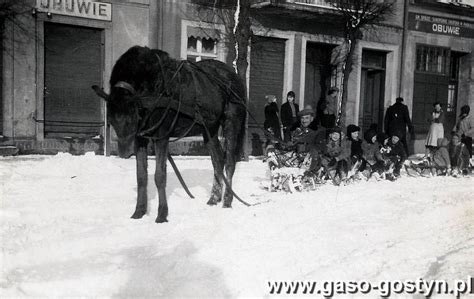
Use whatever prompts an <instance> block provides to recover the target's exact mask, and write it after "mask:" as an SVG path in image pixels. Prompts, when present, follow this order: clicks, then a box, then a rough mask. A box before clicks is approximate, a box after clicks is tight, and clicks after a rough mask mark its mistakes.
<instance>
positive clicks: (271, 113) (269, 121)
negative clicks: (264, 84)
mask: <svg viewBox="0 0 474 299" xmlns="http://www.w3.org/2000/svg"><path fill="white" fill-rule="evenodd" d="M263 127H264V128H265V129H266V130H268V129H272V131H273V134H274V135H275V137H279V136H280V118H279V117H278V105H277V103H275V102H272V103H270V104H267V105H265V122H264V123H263Z"/></svg>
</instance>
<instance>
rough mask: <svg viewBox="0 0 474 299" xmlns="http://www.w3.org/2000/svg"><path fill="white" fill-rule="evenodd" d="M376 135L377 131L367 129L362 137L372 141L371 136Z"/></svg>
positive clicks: (368, 141) (369, 141)
mask: <svg viewBox="0 0 474 299" xmlns="http://www.w3.org/2000/svg"><path fill="white" fill-rule="evenodd" d="M376 135H377V131H375V130H372V129H369V130H367V131H366V132H365V134H364V139H365V141H367V143H372V138H373V137H374V136H376Z"/></svg>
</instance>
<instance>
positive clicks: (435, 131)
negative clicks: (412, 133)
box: [425, 102, 444, 156]
mask: <svg viewBox="0 0 474 299" xmlns="http://www.w3.org/2000/svg"><path fill="white" fill-rule="evenodd" d="M433 107H434V110H433V112H432V113H431V119H430V120H429V121H430V122H431V125H430V129H429V131H428V135H427V136H426V142H425V147H426V156H428V155H429V154H430V152H431V151H432V150H434V149H435V148H436V147H437V146H438V139H443V138H444V126H443V123H444V111H443V109H442V108H441V104H440V103H439V102H436V103H434V104H433Z"/></svg>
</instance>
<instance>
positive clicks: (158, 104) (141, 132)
mask: <svg viewBox="0 0 474 299" xmlns="http://www.w3.org/2000/svg"><path fill="white" fill-rule="evenodd" d="M155 55H156V57H157V59H158V63H159V65H160V68H161V69H162V72H164V70H163V64H162V62H161V58H160V57H159V55H157V54H155ZM185 63H188V64H190V65H192V66H195V65H194V64H193V63H192V62H190V61H186V60H182V61H181V62H180V63H179V65H178V67H177V68H176V70H175V72H174V73H173V76H172V77H171V79H170V80H169V81H168V82H165V79H164V76H163V90H162V91H161V93H160V94H159V95H158V97H157V98H155V97H140V96H137V91H136V90H135V88H134V87H133V86H132V85H131V84H130V83H128V82H125V81H118V82H117V83H116V84H115V85H114V87H118V88H123V89H125V90H127V91H129V92H130V93H131V94H132V96H136V97H138V98H139V99H141V100H142V101H144V100H146V99H147V98H151V99H153V100H154V104H153V106H152V107H151V110H150V112H149V113H148V114H147V115H146V116H145V117H144V118H143V119H142V117H140V110H143V109H144V107H139V109H137V110H136V113H137V118H138V119H142V120H141V122H140V123H141V124H140V125H139V126H138V129H137V132H136V135H137V136H140V137H143V138H147V139H153V140H162V139H167V138H168V139H169V138H170V134H171V133H172V131H173V129H174V126H175V125H176V122H177V120H178V117H179V114H180V113H183V114H185V115H187V116H189V117H191V118H192V119H193V122H192V124H191V125H190V126H189V127H188V128H187V129H186V130H185V132H184V133H183V134H181V136H179V137H177V138H175V139H173V140H170V142H175V141H178V140H180V139H182V138H184V137H185V136H186V135H187V134H188V133H189V132H190V131H191V130H192V128H193V127H194V125H195V124H196V123H198V124H200V125H202V126H203V128H204V130H205V133H206V136H207V138H208V139H209V140H211V134H210V131H209V129H208V127H207V126H206V123H205V121H204V117H203V116H202V114H201V111H200V108H201V103H200V102H199V100H198V97H197V96H196V97H195V103H194V111H193V112H194V113H192V112H191V111H189V110H188V111H184V110H182V107H181V106H182V97H181V92H180V93H179V97H178V102H177V103H174V102H173V98H170V100H169V101H168V103H167V104H166V105H165V103H162V101H160V100H161V99H162V98H163V96H164V95H165V94H166V93H167V92H168V88H169V86H170V83H172V81H174V80H175V79H176V78H177V77H178V76H179V72H180V71H181V69H182V68H183V66H184V64H185ZM196 69H197V70H200V69H199V68H196ZM203 73H204V74H206V75H207V76H208V77H209V75H208V74H207V73H206V72H203ZM191 74H192V76H193V80H194V82H197V81H196V75H195V72H192V73H191ZM212 79H213V80H214V81H217V82H218V83H219V85H218V86H219V87H221V88H223V87H226V88H225V90H226V91H227V92H230V93H231V94H232V95H233V96H234V97H236V98H237V99H238V100H239V101H236V102H237V103H239V104H241V105H243V106H244V107H245V108H246V110H247V112H248V113H250V111H249V109H248V107H247V105H246V104H245V102H244V101H243V99H242V98H241V97H240V96H239V95H238V94H237V93H236V92H235V91H233V90H232V89H231V88H230V87H228V86H227V85H226V84H225V83H224V82H222V81H221V80H219V79H217V78H212ZM155 86H156V84H155ZM194 88H195V94H196V95H197V94H198V90H197V84H194ZM159 108H164V109H165V111H164V113H163V114H162V116H161V118H160V119H159V120H158V122H156V124H154V125H153V126H151V127H149V128H145V127H146V124H147V122H148V121H149V120H150V118H151V116H152V115H153V113H154V112H155V111H156V110H157V109H159ZM170 109H172V110H175V112H176V115H175V116H174V118H173V121H172V123H171V125H170V127H169V129H168V131H167V132H166V134H164V136H161V137H160V136H158V137H156V136H151V135H148V134H151V133H153V132H154V131H155V130H156V129H158V128H159V127H160V126H161V125H162V123H163V121H164V120H165V118H166V117H167V115H168V112H169V110H170ZM252 117H253V116H252ZM168 160H169V162H170V164H171V166H172V167H173V169H174V170H175V172H176V174H177V176H178V179H179V181H180V182H181V184H182V185H183V187H184V189H185V191H186V192H187V193H188V195H189V196H190V197H191V198H194V196H193V195H192V194H191V193H190V191H189V189H188V188H187V186H186V184H185V182H184V180H183V179H182V176H181V173H180V171H179V170H178V168H177V167H176V164H175V163H174V160H173V158H172V157H171V155H170V154H168ZM220 175H221V178H222V180H223V181H224V183H225V185H226V187H227V188H229V191H230V192H231V193H232V195H233V196H234V197H235V198H237V200H239V201H240V202H241V203H243V204H244V205H246V206H252V205H251V204H249V203H247V202H246V201H244V200H243V199H241V198H240V197H239V196H238V195H237V194H236V193H235V192H234V190H233V189H232V188H231V187H230V183H229V181H228V180H227V178H226V176H225V175H224V173H220ZM257 204H259V203H257ZM257 204H253V205H257Z"/></svg>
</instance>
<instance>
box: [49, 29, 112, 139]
mask: <svg viewBox="0 0 474 299" xmlns="http://www.w3.org/2000/svg"><path fill="white" fill-rule="evenodd" d="M102 36H103V34H102V30H99V29H94V28H86V27H79V26H70V25H62V24H54V23H45V24H44V77H45V78H44V122H45V123H44V135H45V137H53V138H54V137H82V138H91V137H94V136H97V135H100V133H101V131H102V128H103V125H104V122H103V116H102V111H101V109H102V104H101V102H100V101H99V100H98V98H97V96H96V95H95V94H94V92H93V91H92V89H91V86H92V85H94V84H96V85H102V84H101V82H102Z"/></svg>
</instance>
